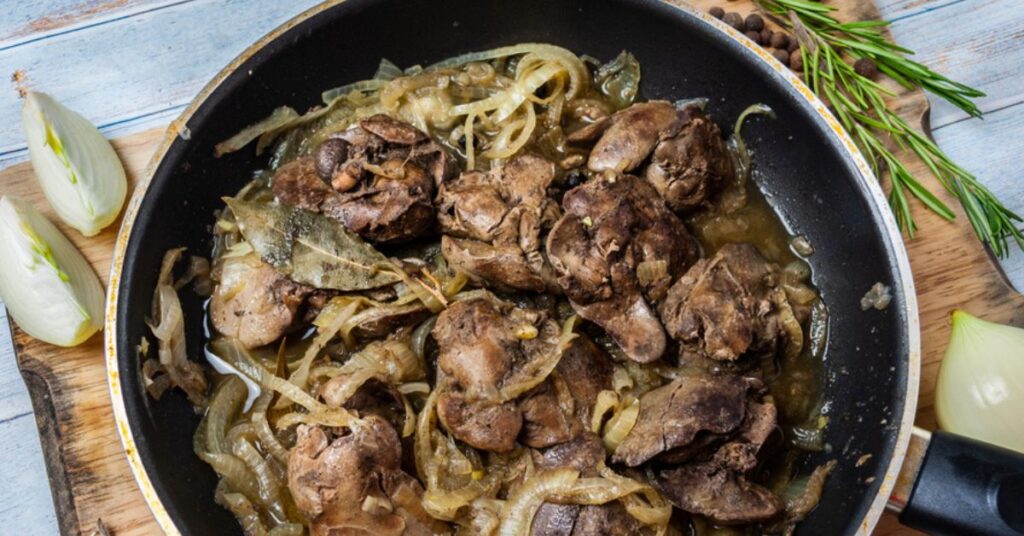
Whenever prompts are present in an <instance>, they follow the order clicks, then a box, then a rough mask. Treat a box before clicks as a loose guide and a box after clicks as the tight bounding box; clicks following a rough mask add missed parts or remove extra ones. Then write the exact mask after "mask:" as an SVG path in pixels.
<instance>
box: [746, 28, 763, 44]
mask: <svg viewBox="0 0 1024 536" xmlns="http://www.w3.org/2000/svg"><path fill="white" fill-rule="evenodd" d="M747 39H750V40H751V41H753V42H755V43H757V44H759V45H760V44H761V32H752V31H750V30H747Z"/></svg>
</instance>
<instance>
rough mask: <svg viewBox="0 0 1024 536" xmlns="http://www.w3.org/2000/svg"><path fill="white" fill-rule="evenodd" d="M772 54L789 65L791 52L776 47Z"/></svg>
mask: <svg viewBox="0 0 1024 536" xmlns="http://www.w3.org/2000/svg"><path fill="white" fill-rule="evenodd" d="M772 56H775V59H777V60H779V61H781V62H782V64H783V65H789V52H786V51H785V50H779V49H775V50H773V51H772Z"/></svg>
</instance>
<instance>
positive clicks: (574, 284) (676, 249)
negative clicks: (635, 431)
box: [547, 173, 699, 363]
mask: <svg viewBox="0 0 1024 536" xmlns="http://www.w3.org/2000/svg"><path fill="white" fill-rule="evenodd" d="M562 205H563V208H564V211H565V215H564V216H562V218H561V219H560V220H558V223H556V224H555V227H554V228H553V229H552V230H551V233H550V234H549V235H548V239H547V251H548V257H549V258H550V260H551V264H552V266H554V268H555V270H556V272H557V273H558V276H559V277H558V282H559V284H560V285H561V287H562V289H563V290H564V291H565V293H566V295H568V297H569V299H570V301H571V303H572V306H573V308H574V309H575V310H576V312H578V313H579V314H580V316H582V317H583V318H585V319H587V320H590V321H591V322H594V323H595V324H597V325H598V326H600V327H601V328H603V329H604V330H605V331H606V332H607V333H608V334H609V335H610V336H611V337H612V339H614V340H615V342H616V343H617V344H618V345H619V346H620V347H621V348H622V350H623V351H624V352H625V354H626V356H627V357H629V358H630V359H632V360H634V361H638V362H641V363H649V362H651V361H654V360H656V359H658V358H659V357H661V355H662V354H663V353H664V351H665V343H666V340H665V332H664V330H663V329H662V327H661V322H659V320H658V318H657V316H656V315H655V313H654V310H653V307H654V306H655V305H656V304H658V303H659V302H660V301H661V300H662V299H664V297H665V294H666V292H667V291H668V288H669V286H670V285H671V284H672V283H673V282H674V281H675V279H676V278H677V277H678V276H680V275H682V273H683V272H685V271H686V269H687V268H689V267H690V265H691V264H693V262H694V261H695V260H696V259H697V257H698V254H699V251H698V246H697V242H696V241H695V240H694V239H693V237H691V236H690V235H689V233H688V232H687V231H686V228H685V227H684V226H683V223H682V222H681V221H680V220H679V218H677V217H676V216H675V214H673V213H672V212H671V211H669V210H668V209H667V208H666V207H665V204H664V202H663V201H662V200H661V199H660V198H659V197H658V194H657V192H656V191H655V190H654V188H653V187H652V186H651V185H650V184H649V183H647V182H646V181H644V180H643V179H639V178H637V177H633V176H630V175H616V174H614V173H607V174H602V175H601V176H599V177H595V178H593V179H591V180H590V181H588V182H586V183H584V184H583V185H580V186H578V187H576V188H573V189H572V190H570V191H569V192H567V193H566V194H565V197H564V199H563V201H562ZM642 264H643V265H645V268H647V269H646V270H644V272H645V274H646V278H645V279H644V280H641V279H639V278H638V274H637V270H638V269H639V268H640V267H641V265H642ZM658 268H660V270H658ZM652 274H654V275H652Z"/></svg>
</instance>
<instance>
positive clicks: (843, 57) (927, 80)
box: [755, 0, 1024, 257]
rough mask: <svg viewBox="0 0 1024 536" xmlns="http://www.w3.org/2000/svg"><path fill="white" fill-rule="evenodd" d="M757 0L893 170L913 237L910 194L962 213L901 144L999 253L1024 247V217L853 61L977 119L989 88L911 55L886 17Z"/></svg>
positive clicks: (838, 112)
mask: <svg viewBox="0 0 1024 536" xmlns="http://www.w3.org/2000/svg"><path fill="white" fill-rule="evenodd" d="M755 1H756V2H757V4H758V5H760V6H761V8H762V9H763V10H764V11H765V12H766V13H768V14H769V15H770V16H772V18H773V19H775V20H776V21H778V22H779V23H780V24H782V25H783V26H786V27H787V28H789V29H791V30H792V31H793V34H794V36H795V38H797V39H799V40H800V43H801V45H802V47H801V49H800V54H802V57H803V71H804V79H805V80H806V81H807V83H808V84H809V85H810V86H811V88H812V89H813V90H814V92H815V93H816V94H817V95H818V96H819V97H821V98H823V99H824V100H825V101H827V103H828V104H829V105H830V106H831V109H832V111H833V113H834V114H835V116H836V118H837V119H838V120H839V121H840V123H842V124H843V127H844V128H846V130H847V132H849V134H850V135H851V136H852V137H853V139H854V141H855V142H856V143H857V145H858V146H859V147H860V149H861V151H862V152H863V153H864V156H865V157H866V158H867V160H868V162H869V163H870V164H871V166H872V168H873V169H874V171H875V174H876V175H877V176H879V177H880V176H881V175H882V172H883V171H886V170H888V172H889V179H890V182H891V189H890V192H889V204H890V205H891V207H892V210H893V213H894V215H895V216H896V221H897V222H898V223H899V225H900V228H901V229H902V230H904V231H906V232H907V234H908V235H909V236H911V237H913V236H914V231H915V230H916V229H917V225H916V224H915V222H914V219H913V216H912V215H911V211H910V204H909V198H910V196H913V197H914V198H916V199H917V200H918V201H920V202H921V203H923V204H924V205H925V206H926V207H927V208H928V209H930V210H932V211H934V212H935V213H936V214H938V215H940V216H942V217H943V218H945V219H947V220H952V219H953V218H954V217H955V216H956V215H955V213H954V212H953V211H952V209H950V208H949V206H948V205H946V204H945V203H944V202H943V201H942V200H941V199H939V198H938V197H936V196H935V194H934V193H932V192H931V191H930V190H929V189H928V188H927V187H925V186H924V185H923V184H921V183H920V182H919V181H918V180H917V179H916V178H915V177H914V176H913V174H912V173H911V172H910V171H909V170H908V169H907V167H906V166H905V165H904V163H903V162H901V161H900V160H899V159H898V158H896V156H895V155H894V154H893V152H892V150H890V147H891V146H893V145H895V146H896V147H899V148H900V149H904V150H905V149H909V150H910V151H912V152H913V153H914V154H915V155H917V157H918V158H920V159H921V161H922V162H924V164H925V166H927V167H928V170H929V171H931V173H932V175H934V176H935V178H936V179H937V180H938V181H939V183H940V184H941V185H942V186H943V187H944V188H945V189H946V190H947V191H948V192H949V193H950V194H951V195H952V196H953V197H955V198H956V199H957V200H958V201H959V202H960V204H961V205H962V206H963V209H964V212H965V213H966V214H967V218H968V220H970V222H971V226H972V227H973V228H974V232H975V234H977V236H978V239H979V240H981V241H982V242H984V243H986V244H988V245H989V247H991V248H992V251H993V252H994V253H995V254H996V255H997V256H999V257H1003V256H1005V255H1006V254H1008V253H1009V248H1010V245H1009V242H1010V240H1011V239H1012V240H1013V241H1014V242H1016V243H1017V245H1018V247H1020V248H1022V249H1024V234H1022V232H1021V230H1020V229H1019V228H1018V227H1017V222H1021V221H1022V220H1021V217H1020V216H1018V215H1017V214H1016V213H1014V212H1013V211H1011V210H1010V209H1009V208H1007V207H1006V206H1005V205H1003V203H1002V202H1001V201H1000V200H999V199H997V198H996V196H995V195H993V194H992V192H990V191H989V190H988V189H987V188H986V187H985V186H984V185H983V184H981V183H980V182H979V181H978V179H977V178H975V177H974V175H972V174H971V173H970V172H968V171H967V170H965V169H963V168H961V167H960V166H958V165H957V164H956V163H955V162H953V161H952V160H951V159H950V158H949V156H947V155H946V154H945V153H944V152H943V151H942V149H940V148H939V147H938V146H937V145H936V144H935V142H933V141H932V140H931V139H929V138H928V137H927V136H925V135H923V134H921V133H920V132H917V131H916V130H914V129H913V128H911V127H910V125H908V124H907V123H906V121H904V120H903V119H902V118H901V117H899V115H897V114H896V113H895V112H893V111H891V110H889V109H888V108H887V107H886V103H885V98H886V97H887V96H893V93H892V92H891V91H889V90H887V89H886V88H884V87H883V86H881V85H880V84H878V83H877V82H875V81H874V80H871V79H870V78H867V77H865V76H862V75H860V74H858V73H857V72H856V71H855V70H854V68H853V66H852V65H850V63H849V62H848V61H847V59H849V60H857V59H860V58H867V59H870V60H871V61H873V62H875V64H876V65H877V66H878V70H879V71H881V72H882V73H884V74H886V75H887V76H889V77H890V78H892V79H893V80H895V81H896V82H898V83H899V84H901V85H902V86H904V87H906V88H922V89H926V90H928V91H930V92H932V93H933V94H935V95H937V96H939V97H941V98H943V99H945V100H947V101H949V102H950V103H952V104H953V105H955V106H956V107H958V108H960V109H961V110H963V111H964V112H966V113H967V114H969V115H970V116H972V117H980V116H981V111H980V110H979V109H978V107H977V106H976V105H975V103H974V101H973V100H972V99H974V98H977V97H982V96H984V93H982V92H981V91H978V90H977V89H974V88H971V87H969V86H967V85H964V84H961V83H959V82H956V81H953V80H950V79H949V78H947V77H945V76H943V75H941V74H939V73H936V72H935V71H932V70H931V69H929V68H928V67H926V66H925V65H922V64H921V63H918V62H916V61H913V60H911V59H909V58H907V57H906V55H910V54H913V52H912V51H910V50H908V49H906V48H903V47H901V46H899V45H897V44H895V43H893V42H892V41H890V40H888V39H887V38H886V37H885V35H884V34H883V33H882V32H881V29H882V28H883V27H884V26H885V25H886V24H888V23H886V22H885V21H857V22H839V21H838V20H836V19H835V17H833V16H832V12H833V11H834V8H832V7H830V6H827V5H823V4H821V3H818V2H811V1H808V0H755Z"/></svg>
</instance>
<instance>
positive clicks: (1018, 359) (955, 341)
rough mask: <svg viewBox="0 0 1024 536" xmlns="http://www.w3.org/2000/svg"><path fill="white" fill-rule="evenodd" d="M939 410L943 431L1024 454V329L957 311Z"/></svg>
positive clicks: (937, 395)
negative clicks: (1023, 416)
mask: <svg viewBox="0 0 1024 536" xmlns="http://www.w3.org/2000/svg"><path fill="white" fill-rule="evenodd" d="M935 411H936V413H937V414H938V418H939V427H941V428H942V429H943V430H948V431H950V432H953V433H956V434H960V435H965V436H967V437H973V438H974V439H978V440H981V441H985V442H988V443H992V444H994V445H999V446H1001V447H1005V448H1008V449H1013V450H1017V451H1020V452H1024V418H1022V417H1021V413H1022V412H1024V329H1021V328H1018V327H1015V326H1007V325H1003V324H996V323H993V322H986V321H985V320H982V319H980V318H977V317H974V316H971V315H970V314H967V313H966V312H964V311H962V310H960V309H957V310H955V311H953V335H952V336H951V337H950V339H949V348H947V349H946V357H945V358H944V359H943V360H942V367H941V368H940V369H939V381H938V385H937V386H936V391H935Z"/></svg>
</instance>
